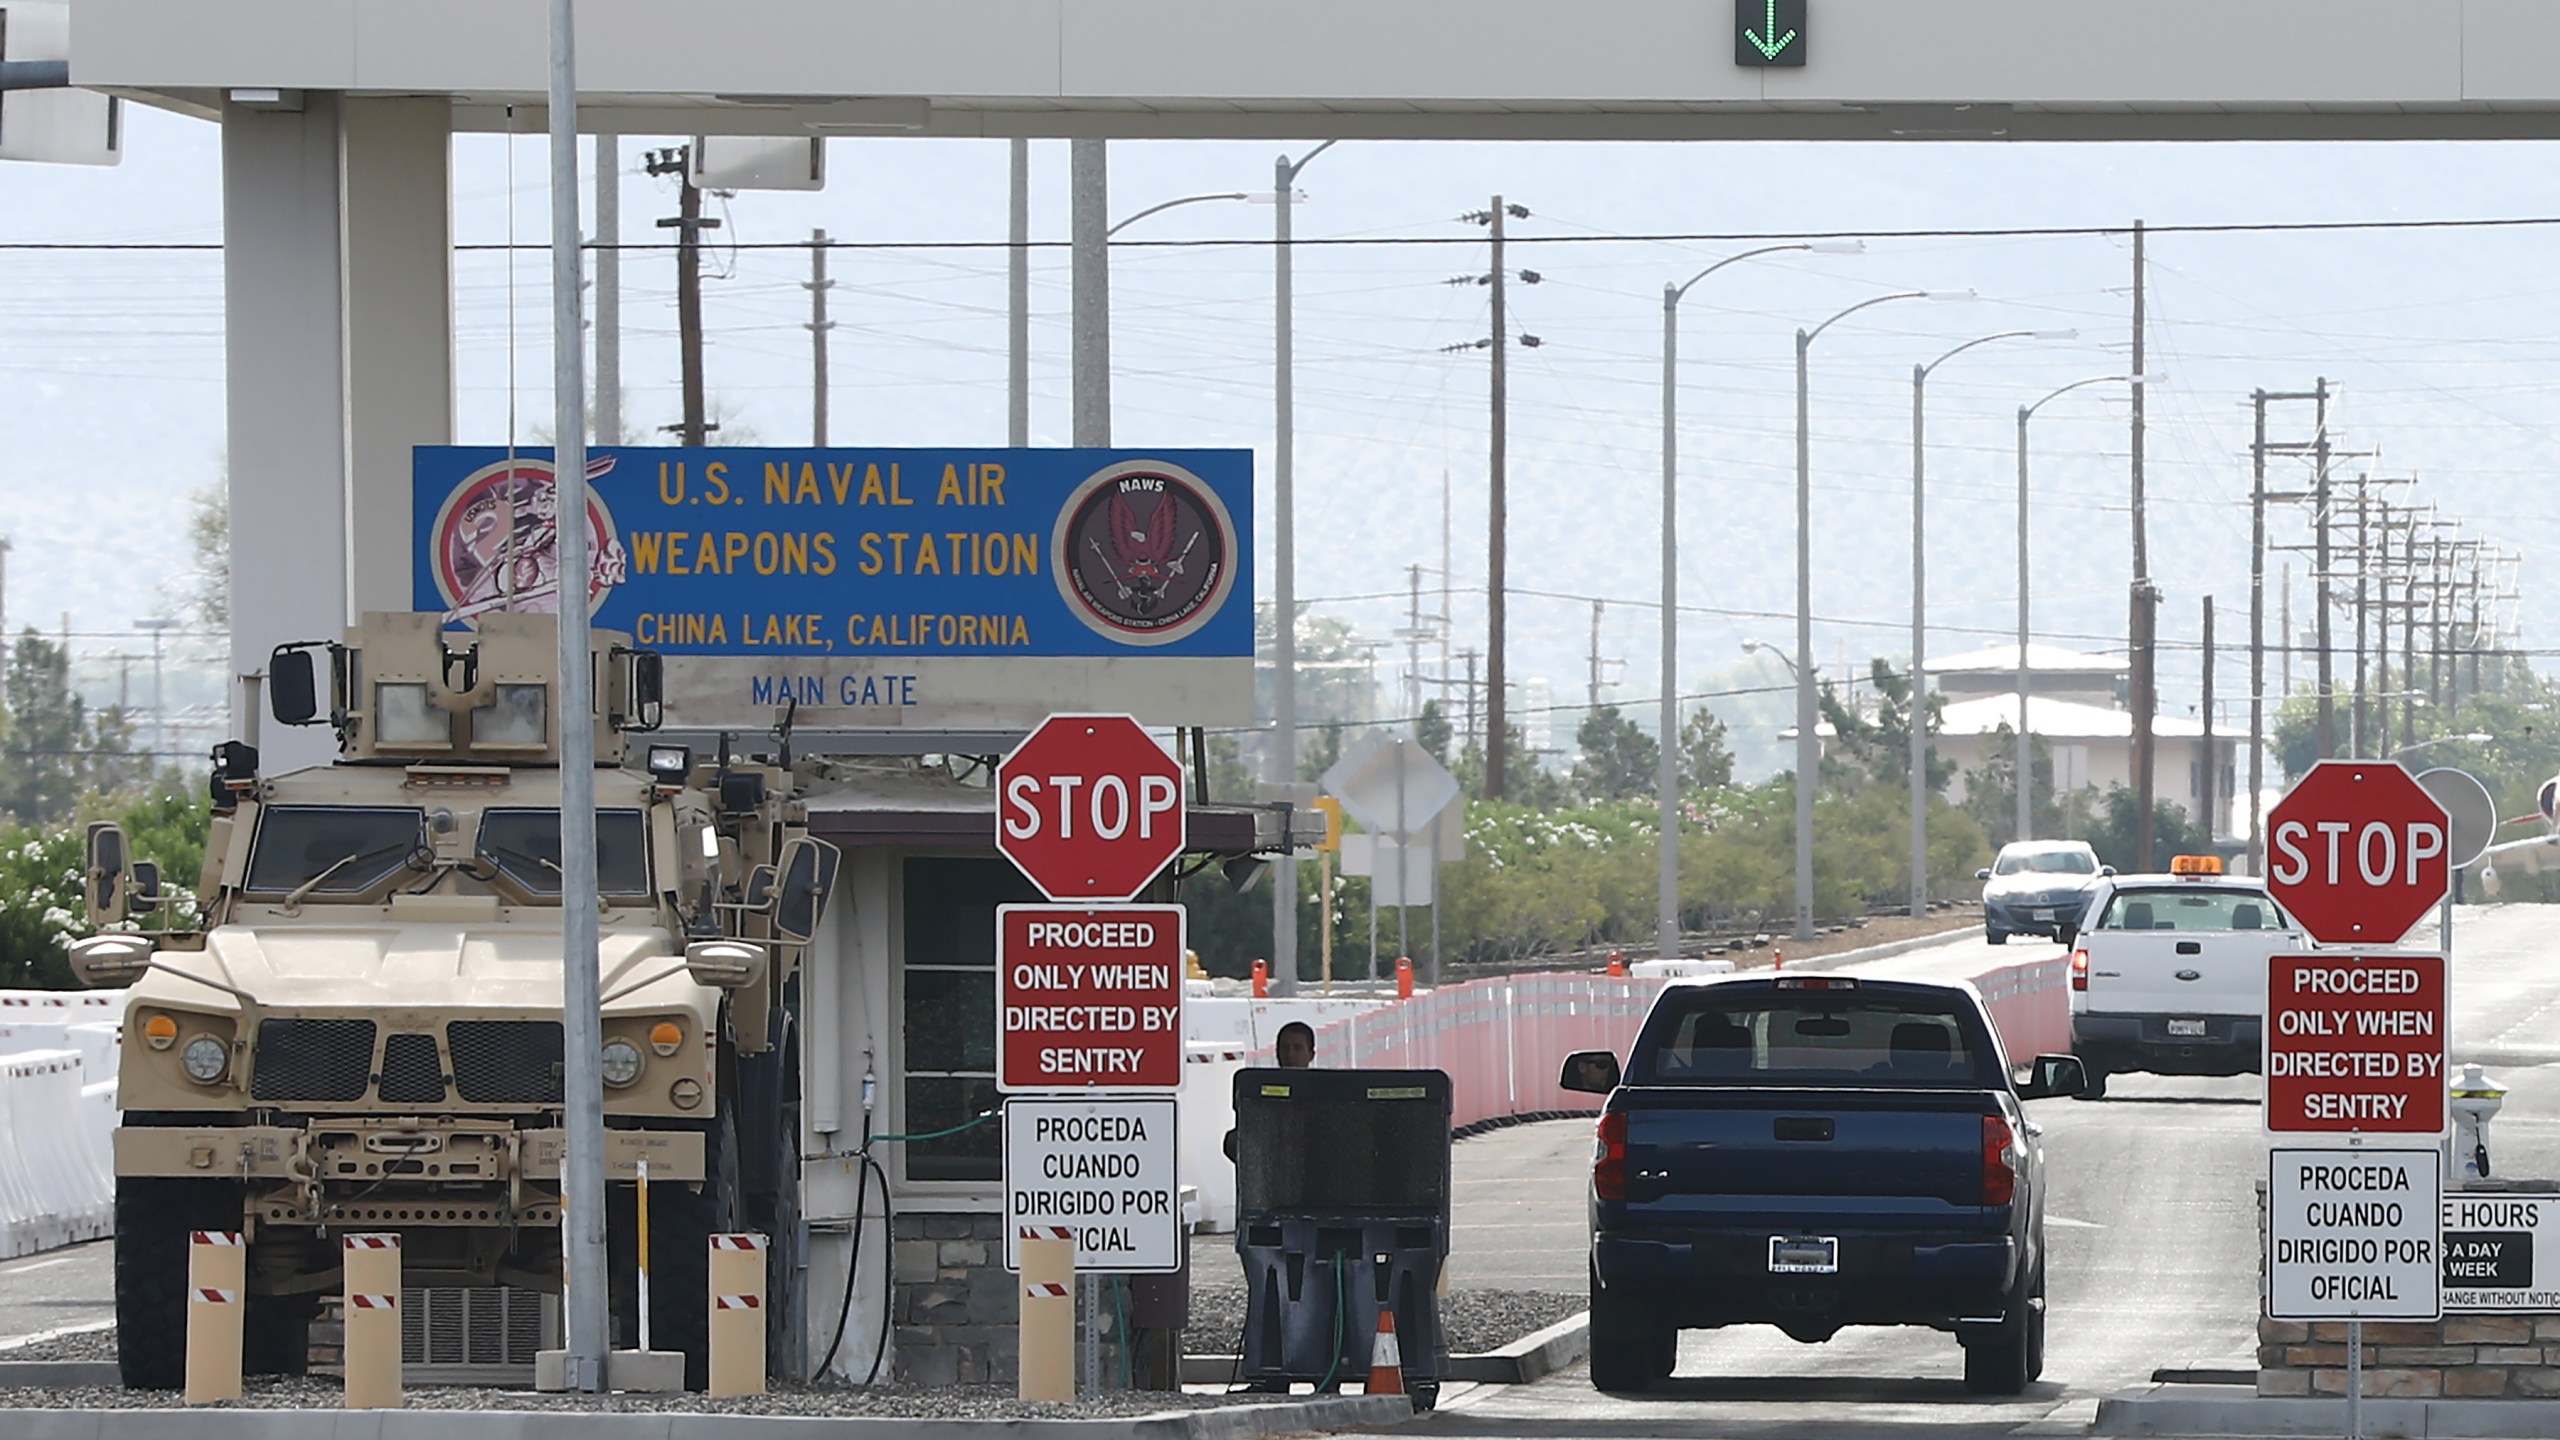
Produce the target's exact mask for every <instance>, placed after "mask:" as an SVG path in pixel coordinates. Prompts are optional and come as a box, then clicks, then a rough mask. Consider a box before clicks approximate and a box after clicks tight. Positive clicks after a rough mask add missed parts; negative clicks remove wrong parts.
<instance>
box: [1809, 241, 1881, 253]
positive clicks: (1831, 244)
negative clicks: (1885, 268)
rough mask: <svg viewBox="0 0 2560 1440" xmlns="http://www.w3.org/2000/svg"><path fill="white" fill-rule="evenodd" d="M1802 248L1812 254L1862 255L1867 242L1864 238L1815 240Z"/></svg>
mask: <svg viewBox="0 0 2560 1440" xmlns="http://www.w3.org/2000/svg"><path fill="white" fill-rule="evenodd" d="M1804 248H1805V250H1806V252H1807V253H1808V254H1813V255H1864V254H1866V253H1867V242H1866V241H1864V240H1816V241H1814V242H1813V243H1811V244H1809V245H1807V246H1805V247H1804Z"/></svg>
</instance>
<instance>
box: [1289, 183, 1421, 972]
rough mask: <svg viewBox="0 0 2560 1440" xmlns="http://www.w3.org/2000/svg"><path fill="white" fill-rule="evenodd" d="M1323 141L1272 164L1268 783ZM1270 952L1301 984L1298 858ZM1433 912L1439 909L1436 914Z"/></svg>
mask: <svg viewBox="0 0 2560 1440" xmlns="http://www.w3.org/2000/svg"><path fill="white" fill-rule="evenodd" d="M1333 144H1334V142H1333V141H1331V140H1327V141H1325V142H1324V143H1323V144H1321V145H1318V146H1317V147H1316V148H1314V149H1313V150H1310V151H1308V152H1307V153H1306V154H1304V155H1301V156H1299V157H1298V158H1297V159H1295V160H1291V159H1290V158H1289V157H1288V156H1286V155H1283V156H1281V157H1279V158H1278V159H1276V160H1274V161H1272V162H1271V310H1272V323H1271V509H1272V517H1271V568H1272V570H1273V572H1274V573H1273V575H1272V580H1271V609H1272V616H1271V619H1272V627H1271V664H1272V676H1271V729H1272V737H1271V738H1272V740H1273V742H1274V743H1273V745H1272V747H1271V762H1270V771H1271V783H1272V784H1273V785H1294V784H1296V783H1297V780H1298V474H1297V467H1298V397H1297V368H1298V352H1297V335H1296V322H1295V316H1296V310H1297V290H1296V286H1297V273H1296V268H1295V265H1294V264H1293V255H1292V244H1291V241H1292V238H1293V237H1292V232H1293V230H1294V228H1295V227H1294V226H1293V225H1292V224H1291V217H1290V208H1291V207H1290V201H1292V200H1293V199H1295V198H1296V189H1297V183H1298V174H1299V172H1300V171H1302V170H1304V169H1306V168H1307V165H1308V164H1309V162H1311V161H1313V160H1314V159H1315V158H1316V157H1317V156H1319V155H1321V154H1323V153H1324V152H1325V151H1327V150H1330V149H1332V148H1333ZM1271 879H1272V882H1273V883H1272V886H1271V956H1272V968H1273V969H1274V970H1275V971H1276V972H1278V977H1279V979H1280V990H1281V993H1282V994H1287V993H1288V992H1289V991H1291V990H1294V989H1296V988H1297V983H1298V862H1297V861H1295V860H1289V859H1283V860H1282V861H1281V863H1280V864H1279V865H1278V866H1276V867H1275V873H1274V874H1273V875H1272V877H1271ZM1435 913H1436V912H1435Z"/></svg>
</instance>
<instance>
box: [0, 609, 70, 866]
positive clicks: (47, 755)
mask: <svg viewBox="0 0 2560 1440" xmlns="http://www.w3.org/2000/svg"><path fill="white" fill-rule="evenodd" d="M7 688H8V696H9V741H8V749H7V753H8V757H9V773H8V774H7V775H5V776H0V810H6V811H7V812H8V813H9V814H10V815H11V816H12V817H14V818H15V819H16V820H17V821H18V823H19V824H21V825H52V824H57V823H59V822H61V821H63V820H65V819H67V818H69V816H70V814H71V807H72V806H73V804H75V803H76V802H77V801H78V800H79V798H80V792H81V789H82V771H83V770H84V769H85V768H86V767H85V765H84V761H85V760H86V759H87V758H88V757H87V756H86V755H85V754H84V753H83V751H84V750H86V748H87V741H88V730H89V727H88V723H87V721H88V707H87V706H86V705H85V704H84V703H83V702H82V701H81V699H80V696H79V695H78V693H76V692H75V691H73V690H72V688H71V652H70V651H69V650H68V649H67V648H65V647H64V646H62V645H59V644H57V643H55V642H54V641H51V640H47V639H45V638H44V637H43V636H41V635H39V634H37V633H36V632H35V629H34V628H33V627H32V626H31V627H29V628H28V629H27V630H25V631H23V632H22V633H21V634H20V635H19V637H18V643H17V644H16V645H14V646H12V647H10V651H9V671H8V682H7Z"/></svg>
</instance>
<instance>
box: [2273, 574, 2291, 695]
mask: <svg viewBox="0 0 2560 1440" xmlns="http://www.w3.org/2000/svg"><path fill="white" fill-rule="evenodd" d="M2278 598H2279V599H2280V601H2281V602H2282V604H2283V606H2284V611H2283V613H2282V614H2281V615H2279V616H2278V617H2277V619H2276V624H2277V626H2278V627H2279V628H2280V630H2281V632H2282V633H2281V634H2280V635H2279V636H2278V637H2277V641H2276V646H2277V654H2278V657H2279V658H2280V659H2281V660H2282V661H2283V663H2284V690H2283V692H2282V694H2283V697H2284V698H2285V699H2287V700H2290V699H2292V698H2293V562H2292V561H2290V560H2287V561H2286V562H2284V594H2283V595H2282V596H2280V597H2278Z"/></svg>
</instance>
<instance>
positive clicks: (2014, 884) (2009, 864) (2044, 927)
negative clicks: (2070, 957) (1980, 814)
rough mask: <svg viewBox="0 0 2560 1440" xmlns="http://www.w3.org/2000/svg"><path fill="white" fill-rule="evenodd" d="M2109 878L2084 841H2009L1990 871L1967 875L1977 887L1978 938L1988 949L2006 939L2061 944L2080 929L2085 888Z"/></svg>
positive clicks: (2107, 870)
mask: <svg viewBox="0 0 2560 1440" xmlns="http://www.w3.org/2000/svg"><path fill="white" fill-rule="evenodd" d="M2114 873H2116V872H2115V871H2114V870H2113V869H2111V868H2109V867H2107V866H2104V865H2101V864H2099V863H2098V852H2097V851H2095V850H2092V849H2090V848H2089V842H2088V841H2086V840H2012V841H2010V842H2009V843H2008V844H2006V845H2003V846H2001V847H2000V854H1999V856H1998V858H1996V859H1994V860H1993V861H1992V862H1991V868H1990V869H1988V870H1977V871H1975V872H1973V878H1975V879H1976V880H1979V881H1981V882H1983V883H1982V934H1983V938H1984V939H1986V940H1989V941H1990V942H1991V943H1992V944H1994V945H2006V944H2007V943H2009V937H2010V936H2012V935H2050V936H2052V937H2053V938H2054V939H2056V940H2060V939H2063V938H2064V937H2065V935H2066V933H2067V932H2069V931H2070V930H2071V929H2073V928H2074V927H2076V926H2077V925H2078V924H2079V923H2080V912H2081V911H2082V910H2084V909H2086V908H2087V907H2088V904H2089V887H2090V885H2091V883H2092V882H2094V881H2096V880H2097V879H2098V878H2099V877H2101V876H2105V875H2113V874H2114Z"/></svg>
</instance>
